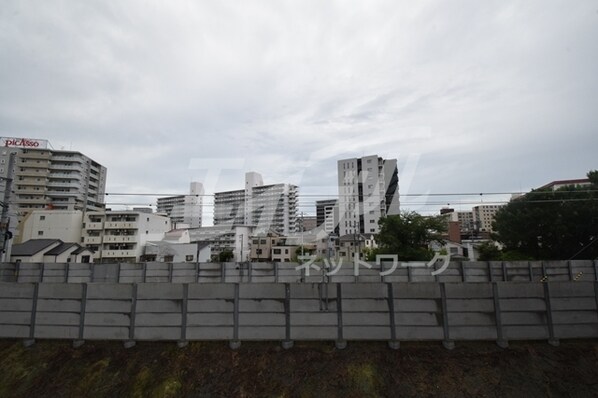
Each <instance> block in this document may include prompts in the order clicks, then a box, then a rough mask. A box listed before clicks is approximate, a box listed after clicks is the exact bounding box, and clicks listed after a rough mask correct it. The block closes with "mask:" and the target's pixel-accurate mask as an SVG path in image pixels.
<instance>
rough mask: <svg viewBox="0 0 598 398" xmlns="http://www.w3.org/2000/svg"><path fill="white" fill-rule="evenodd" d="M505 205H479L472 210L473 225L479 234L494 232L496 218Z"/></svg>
mask: <svg viewBox="0 0 598 398" xmlns="http://www.w3.org/2000/svg"><path fill="white" fill-rule="evenodd" d="M502 206H503V205H479V206H475V207H474V208H473V209H472V214H473V225H474V226H475V228H476V229H477V230H478V231H479V232H492V222H493V221H494V216H496V213H497V212H498V210H499V209H500V208H501V207H502Z"/></svg>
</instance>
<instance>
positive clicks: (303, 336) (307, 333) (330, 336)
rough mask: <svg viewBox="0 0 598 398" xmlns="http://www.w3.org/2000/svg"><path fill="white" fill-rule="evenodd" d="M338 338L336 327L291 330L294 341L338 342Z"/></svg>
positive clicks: (307, 327) (295, 327)
mask: <svg viewBox="0 0 598 398" xmlns="http://www.w3.org/2000/svg"><path fill="white" fill-rule="evenodd" d="M337 337H338V329H337V328H336V326H334V327H326V326H293V327H292V328H291V339H292V340H336V338H337Z"/></svg>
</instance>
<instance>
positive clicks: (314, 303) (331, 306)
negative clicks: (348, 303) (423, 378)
mask: <svg viewBox="0 0 598 398" xmlns="http://www.w3.org/2000/svg"><path fill="white" fill-rule="evenodd" d="M336 304H337V302H336V299H335V298H329V299H328V300H327V301H326V300H319V299H315V300H307V299H304V300H291V303H290V307H291V312H317V311H321V310H326V309H327V310H328V311H336ZM326 306H327V307H326Z"/></svg>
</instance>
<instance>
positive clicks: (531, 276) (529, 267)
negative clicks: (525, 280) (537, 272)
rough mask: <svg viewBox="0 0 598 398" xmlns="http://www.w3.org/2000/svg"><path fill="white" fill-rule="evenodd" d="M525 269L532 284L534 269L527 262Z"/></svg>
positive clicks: (530, 263)
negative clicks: (526, 268)
mask: <svg viewBox="0 0 598 398" xmlns="http://www.w3.org/2000/svg"><path fill="white" fill-rule="evenodd" d="M527 267H528V271H529V281H530V282H533V281H534V268H533V266H532V262H531V261H528V262H527Z"/></svg>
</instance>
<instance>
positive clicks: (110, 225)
mask: <svg viewBox="0 0 598 398" xmlns="http://www.w3.org/2000/svg"><path fill="white" fill-rule="evenodd" d="M104 228H105V229H139V223H138V222H136V221H118V222H114V221H106V223H104Z"/></svg>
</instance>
